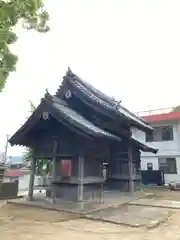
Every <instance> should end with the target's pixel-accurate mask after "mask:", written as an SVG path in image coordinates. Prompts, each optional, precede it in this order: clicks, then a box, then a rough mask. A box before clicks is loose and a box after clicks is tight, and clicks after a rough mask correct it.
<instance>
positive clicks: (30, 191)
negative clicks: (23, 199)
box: [28, 158, 36, 201]
mask: <svg viewBox="0 0 180 240" xmlns="http://www.w3.org/2000/svg"><path fill="white" fill-rule="evenodd" d="M35 172H36V158H32V159H31V173H30V180H29V189H28V200H29V201H32V200H33V190H34V178H35Z"/></svg>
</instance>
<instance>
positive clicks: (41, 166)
mask: <svg viewBox="0 0 180 240" xmlns="http://www.w3.org/2000/svg"><path fill="white" fill-rule="evenodd" d="M35 110H36V106H35V105H34V103H33V102H32V101H30V114H32V113H33V112H34V111H35ZM33 156H34V150H33V149H32V148H28V149H27V151H26V152H25V153H24V161H25V162H30V161H31V159H32V158H33ZM50 172H51V162H50V161H49V160H48V159H39V160H38V161H37V162H36V174H37V175H47V174H50Z"/></svg>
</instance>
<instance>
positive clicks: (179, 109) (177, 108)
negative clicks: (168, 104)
mask: <svg viewBox="0 0 180 240" xmlns="http://www.w3.org/2000/svg"><path fill="white" fill-rule="evenodd" d="M172 111H173V112H180V105H178V106H176V107H174V108H173V109H172Z"/></svg>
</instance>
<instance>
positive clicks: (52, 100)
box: [9, 95, 121, 145]
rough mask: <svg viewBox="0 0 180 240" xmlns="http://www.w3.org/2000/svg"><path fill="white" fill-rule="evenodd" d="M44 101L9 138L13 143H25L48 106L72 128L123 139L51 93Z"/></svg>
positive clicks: (53, 113) (91, 134)
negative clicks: (26, 136)
mask: <svg viewBox="0 0 180 240" xmlns="http://www.w3.org/2000/svg"><path fill="white" fill-rule="evenodd" d="M43 101H44V106H43V107H44V108H43V107H41V106H40V105H42V103H40V105H39V106H38V108H37V109H36V111H35V112H34V113H33V114H32V115H31V117H30V118H29V119H28V120H27V121H26V122H25V123H24V125H23V126H22V127H21V128H20V129H19V130H18V131H17V132H16V133H15V134H14V135H13V136H12V137H11V138H10V139H9V142H10V144H11V145H23V144H22V143H21V139H22V138H23V137H24V136H25V135H26V133H27V132H28V131H30V130H31V129H32V128H33V126H34V125H35V124H36V123H37V122H38V121H39V120H40V118H41V116H42V113H43V110H44V109H45V108H46V109H48V112H49V113H50V114H51V115H52V116H53V117H54V118H56V120H57V121H59V122H60V123H61V124H64V125H65V126H67V127H69V128H71V129H72V127H74V129H78V130H79V131H81V132H85V133H86V134H87V135H90V136H92V137H97V138H103V137H104V138H109V139H112V140H116V141H121V138H120V137H118V136H115V135H114V134H111V133H109V132H107V131H105V130H103V129H101V128H99V127H97V126H96V125H94V124H93V123H91V122H90V121H88V120H87V119H85V118H84V117H83V116H81V115H80V114H78V113H77V112H76V111H75V110H73V109H71V108H69V107H68V106H67V105H66V104H65V103H64V102H63V101H61V100H60V99H57V98H56V97H53V96H51V95H48V96H46V98H45V99H44V100H43Z"/></svg>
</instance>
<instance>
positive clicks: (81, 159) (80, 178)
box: [78, 153, 84, 202]
mask: <svg viewBox="0 0 180 240" xmlns="http://www.w3.org/2000/svg"><path fill="white" fill-rule="evenodd" d="M83 200H84V155H83V154H82V153H81V154H80V156H79V158H78V201H80V202H83Z"/></svg>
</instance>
